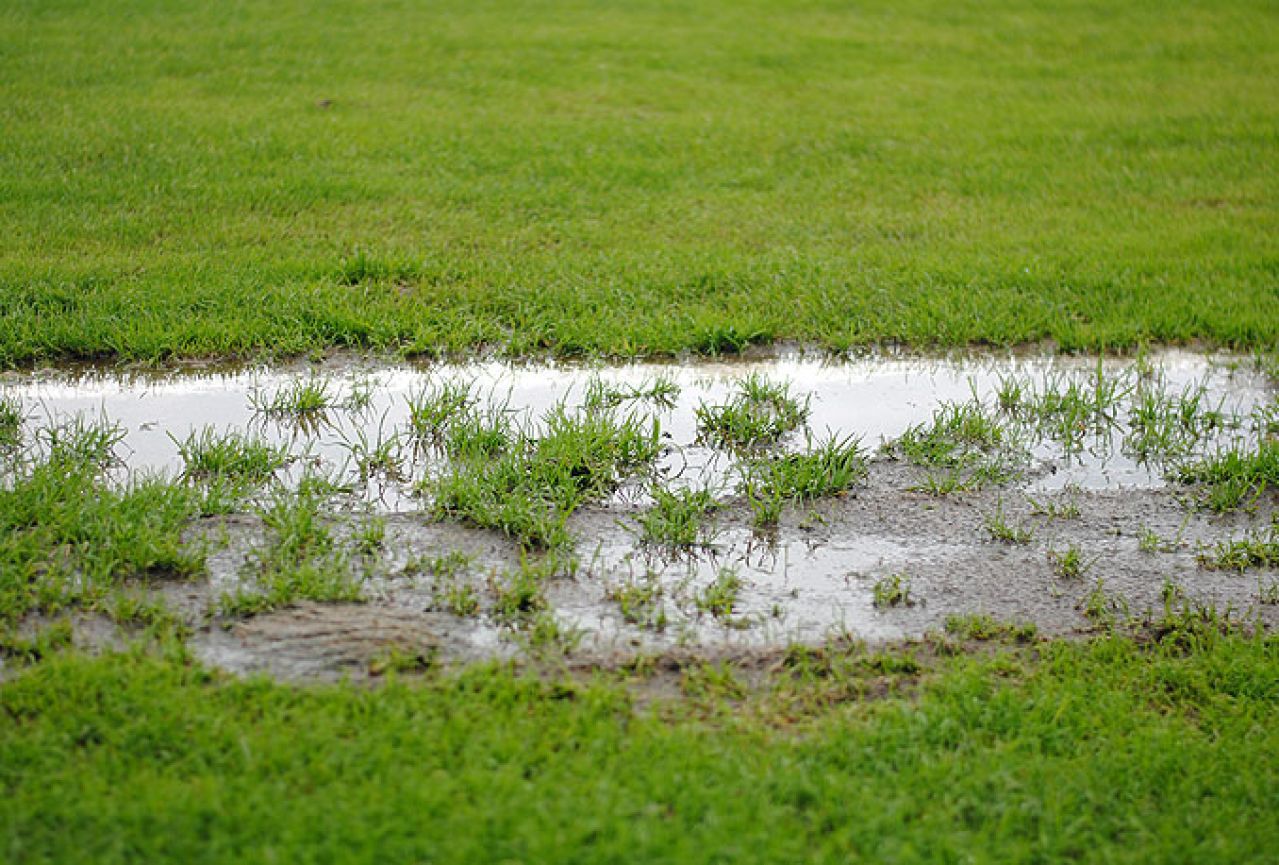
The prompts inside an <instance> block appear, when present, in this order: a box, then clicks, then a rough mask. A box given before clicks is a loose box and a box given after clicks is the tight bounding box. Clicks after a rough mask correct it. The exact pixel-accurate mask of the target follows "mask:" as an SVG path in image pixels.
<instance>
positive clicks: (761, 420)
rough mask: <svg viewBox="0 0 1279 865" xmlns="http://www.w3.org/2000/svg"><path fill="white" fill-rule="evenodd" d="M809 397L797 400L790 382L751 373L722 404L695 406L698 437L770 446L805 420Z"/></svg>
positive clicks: (731, 444)
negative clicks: (773, 379)
mask: <svg viewBox="0 0 1279 865" xmlns="http://www.w3.org/2000/svg"><path fill="white" fill-rule="evenodd" d="M808 403H809V399H808V398H807V397H805V398H804V399H802V400H801V399H799V398H798V397H796V396H794V395H793V394H792V393H791V391H790V384H789V383H785V382H773V381H769V380H768V378H766V377H765V376H763V375H761V374H759V373H751V374H750V375H748V376H746V377H745V378H743V379H741V380H740V381H739V382H738V383H737V390H736V391H735V392H734V394H733V396H732V397H731V398H730V399H729V401H728V402H727V403H725V404H723V405H707V404H706V403H702V404H700V405H698V406H697V409H696V415H697V432H698V436H699V437H700V438H701V439H702V440H704V441H707V442H710V443H712V444H715V445H719V446H722V447H729V448H739V449H746V448H754V447H760V446H767V445H773V444H776V443H777V442H779V441H780V440H781V439H782V438H783V437H784V436H786V435H787V434H788V433H791V432H794V431H795V430H797V429H799V428H800V427H801V426H803V425H804V423H805V422H806V421H807V420H808V415H809V411H810V409H809V404H808Z"/></svg>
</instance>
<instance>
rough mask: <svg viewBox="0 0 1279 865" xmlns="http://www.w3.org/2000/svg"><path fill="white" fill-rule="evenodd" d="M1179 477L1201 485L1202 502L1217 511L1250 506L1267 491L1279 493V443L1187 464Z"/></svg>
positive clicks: (1185, 481)
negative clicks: (1277, 491)
mask: <svg viewBox="0 0 1279 865" xmlns="http://www.w3.org/2000/svg"><path fill="white" fill-rule="evenodd" d="M1176 477H1177V478H1178V479H1179V480H1181V481H1182V482H1183V483H1188V484H1198V485H1200V487H1201V491H1200V500H1201V501H1202V503H1203V505H1204V506H1205V507H1207V508H1210V509H1212V510H1214V511H1229V510H1234V509H1236V508H1239V507H1246V506H1250V505H1251V504H1253V503H1254V502H1256V501H1257V500H1258V499H1259V498H1260V497H1261V496H1262V495H1264V494H1265V493H1266V491H1267V490H1271V491H1273V490H1276V489H1279V439H1267V440H1264V441H1261V442H1259V443H1258V444H1257V445H1255V446H1254V447H1251V448H1248V447H1241V448H1233V449H1230V450H1225V451H1222V452H1221V453H1218V454H1216V455H1214V456H1211V457H1208V458H1206V459H1203V460H1196V461H1192V462H1189V463H1186V464H1185V465H1182V466H1181V467H1180V468H1178V469H1177V471H1176Z"/></svg>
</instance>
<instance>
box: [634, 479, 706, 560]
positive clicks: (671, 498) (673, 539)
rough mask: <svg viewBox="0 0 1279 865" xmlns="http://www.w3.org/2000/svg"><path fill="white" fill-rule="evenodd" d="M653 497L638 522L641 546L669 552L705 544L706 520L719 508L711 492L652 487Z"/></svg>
mask: <svg viewBox="0 0 1279 865" xmlns="http://www.w3.org/2000/svg"><path fill="white" fill-rule="evenodd" d="M652 496H653V506H652V507H651V508H649V509H648V510H647V511H645V512H644V513H643V514H641V515H640V516H639V518H638V520H637V521H638V524H639V528H640V539H641V540H642V541H643V542H644V543H646V544H651V545H653V546H657V547H665V548H666V549H670V550H687V549H691V548H693V547H696V546H701V545H704V544H706V543H708V540H707V528H706V517H707V516H708V515H710V514H711V513H713V512H714V511H715V510H717V509H718V508H719V503H718V502H716V501H715V497H714V496H713V495H712V494H711V491H710V490H704V489H702V490H695V489H690V488H681V489H676V490H670V489H666V488H665V487H660V486H654V487H653V489H652Z"/></svg>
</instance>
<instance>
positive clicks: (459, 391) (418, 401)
mask: <svg viewBox="0 0 1279 865" xmlns="http://www.w3.org/2000/svg"><path fill="white" fill-rule="evenodd" d="M476 402H477V399H476V396H475V393H474V386H473V385H472V384H470V383H469V382H461V381H446V382H441V383H440V384H438V385H435V386H433V387H427V388H423V389H422V390H421V391H419V392H417V393H414V394H411V395H409V396H408V397H407V403H408V410H409V428H410V429H411V430H412V431H413V435H414V436H416V437H417V439H418V440H419V441H423V442H427V443H434V444H438V443H440V442H443V441H444V438H445V435H446V433H447V432H448V431H449V430H450V429H451V428H452V426H453V424H454V423H455V422H456V421H457V419H458V418H461V417H463V416H464V415H466V414H467V413H468V412H469V411H470V409H471V408H473V407H474V405H475V404H476Z"/></svg>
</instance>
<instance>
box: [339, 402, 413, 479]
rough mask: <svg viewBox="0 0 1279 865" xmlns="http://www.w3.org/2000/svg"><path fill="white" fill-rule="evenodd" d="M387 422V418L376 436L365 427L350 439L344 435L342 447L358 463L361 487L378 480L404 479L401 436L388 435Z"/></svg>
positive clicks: (379, 425) (398, 434) (380, 423)
mask: <svg viewBox="0 0 1279 865" xmlns="http://www.w3.org/2000/svg"><path fill="white" fill-rule="evenodd" d="M385 422H386V418H385V417H383V418H382V419H381V421H379V423H378V428H377V431H376V432H372V433H371V432H370V430H369V429H368V428H367V427H366V426H365V425H360V426H357V427H355V429H354V430H353V432H352V433H351V434H350V435H347V434H345V433H342V434H341V440H342V446H343V447H344V448H345V449H346V451H347V453H348V454H350V459H351V461H352V462H354V463H355V470H356V472H357V473H358V474H359V478H360V482H361V483H366V482H368V480H369V478H370V477H374V476H380V477H384V478H388V479H390V480H402V479H403V473H402V466H403V450H404V447H403V441H402V438H401V434H400V433H398V432H388V431H387V430H386V428H385Z"/></svg>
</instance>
